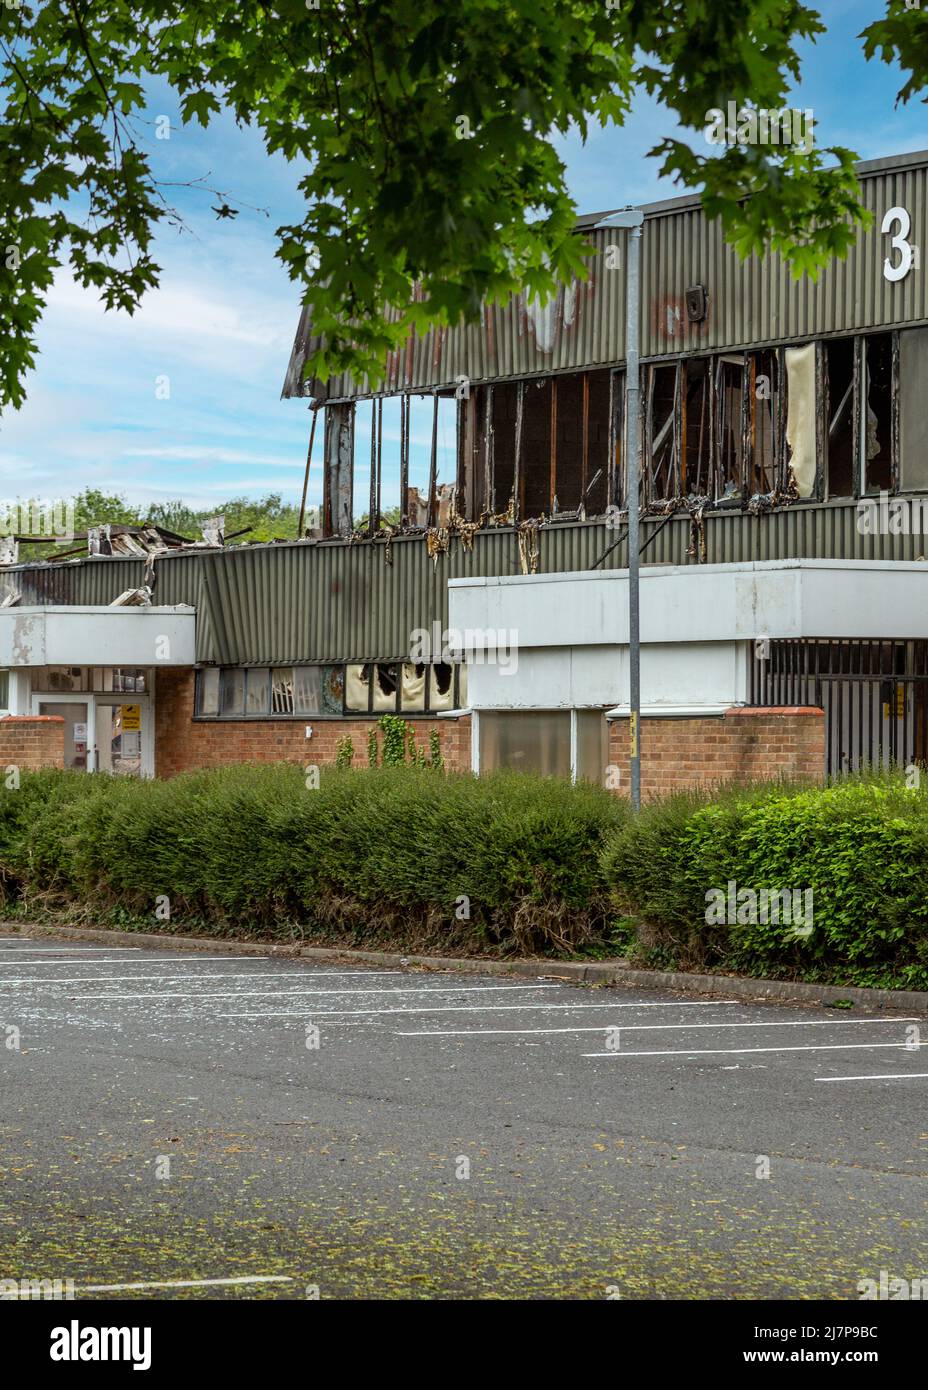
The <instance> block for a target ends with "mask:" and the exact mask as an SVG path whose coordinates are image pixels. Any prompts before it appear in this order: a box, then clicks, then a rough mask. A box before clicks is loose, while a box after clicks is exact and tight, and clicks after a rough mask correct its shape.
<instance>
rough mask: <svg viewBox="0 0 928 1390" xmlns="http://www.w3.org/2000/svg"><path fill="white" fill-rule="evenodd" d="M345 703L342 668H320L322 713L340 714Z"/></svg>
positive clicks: (343, 670) (343, 669)
mask: <svg viewBox="0 0 928 1390" xmlns="http://www.w3.org/2000/svg"><path fill="white" fill-rule="evenodd" d="M344 701H345V668H344V666H323V667H322V713H323V714H341V713H342V712H343V709H344Z"/></svg>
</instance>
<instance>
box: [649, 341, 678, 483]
mask: <svg viewBox="0 0 928 1390" xmlns="http://www.w3.org/2000/svg"><path fill="white" fill-rule="evenodd" d="M679 378H680V367H679V365H678V364H676V363H674V364H671V365H669V366H668V365H665V364H662V365H655V366H652V367H649V368H648V376H647V395H646V400H647V404H646V408H645V422H646V423H645V459H646V468H645V483H646V486H645V498H646V500H648V501H651V500H655V501H656V500H658V499H663V498H667V497H677V496H678V495H679V487H678V483H677V478H678V470H677V428H676V424H677V418H678V411H679Z"/></svg>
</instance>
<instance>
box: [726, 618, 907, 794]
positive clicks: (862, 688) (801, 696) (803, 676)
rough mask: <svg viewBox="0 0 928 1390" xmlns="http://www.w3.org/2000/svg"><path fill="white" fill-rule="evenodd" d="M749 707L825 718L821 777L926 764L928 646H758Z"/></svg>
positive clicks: (903, 642)
mask: <svg viewBox="0 0 928 1390" xmlns="http://www.w3.org/2000/svg"><path fill="white" fill-rule="evenodd" d="M751 703H752V704H754V705H767V706H772V705H812V706H816V707H818V708H819V709H823V710H824V711H825V720H826V725H825V763H826V767H825V771H826V773H827V775H829V776H832V775H834V774H836V773H840V772H853V771H857V770H859V769H861V768H866V767H876V768H889V767H891V766H894V765H895V766H901V767H906V766H908V765H909V764H911V763H915V762H919V763H924V762H926V761H928V642H925V641H921V640H919V641H913V640H911V639H909V640H907V639H905V638H899V639H893V640H883V641H876V640H869V639H865V638H853V639H848V638H842V639H835V640H831V641H828V640H820V641H803V640H786V641H771V642H770V644H769V651H768V653H767V655H766V656H764V655H763V653H762V651H761V650H759V649H758V647H757V646H755V650H754V657H753V662H752V667H751Z"/></svg>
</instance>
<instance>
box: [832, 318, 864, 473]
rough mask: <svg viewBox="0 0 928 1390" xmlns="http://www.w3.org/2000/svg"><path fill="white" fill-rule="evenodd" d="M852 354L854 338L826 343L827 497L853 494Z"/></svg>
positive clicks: (854, 454)
mask: <svg viewBox="0 0 928 1390" xmlns="http://www.w3.org/2000/svg"><path fill="white" fill-rule="evenodd" d="M855 355H856V354H855V347H854V339H853V338H836V339H834V340H833V341H831V342H828V343H826V344H825V382H826V387H825V418H826V421H827V425H828V429H827V434H826V448H827V459H828V496H829V497H853V496H854V494H855V492H856V486H855V482H856V472H857V469H856V466H855V460H856V457H857V431H856V427H855V419H856V415H857V410H856V402H855V396H856V392H855V378H856V371H855Z"/></svg>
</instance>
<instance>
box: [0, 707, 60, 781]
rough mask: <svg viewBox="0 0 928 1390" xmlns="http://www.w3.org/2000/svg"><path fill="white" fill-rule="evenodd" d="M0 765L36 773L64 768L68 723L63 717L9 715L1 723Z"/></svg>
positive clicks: (55, 715)
mask: <svg viewBox="0 0 928 1390" xmlns="http://www.w3.org/2000/svg"><path fill="white" fill-rule="evenodd" d="M0 765H2V766H3V767H19V768H22V769H23V770H24V771H26V772H34V771H35V770H36V769H37V768H40V767H64V720H63V719H62V718H61V715H60V714H8V715H7V716H6V718H5V719H0Z"/></svg>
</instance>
